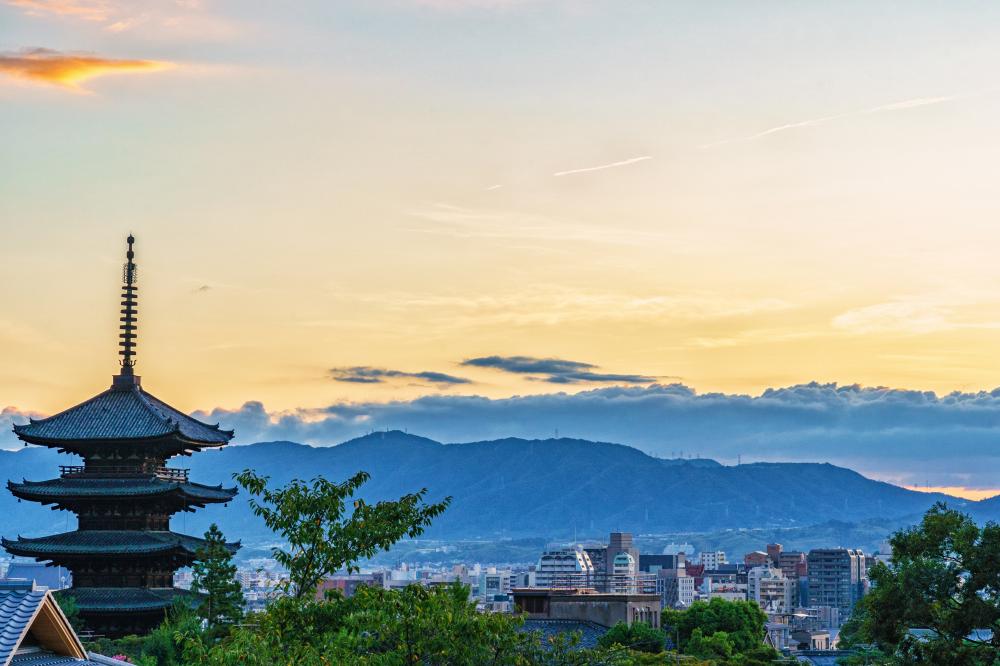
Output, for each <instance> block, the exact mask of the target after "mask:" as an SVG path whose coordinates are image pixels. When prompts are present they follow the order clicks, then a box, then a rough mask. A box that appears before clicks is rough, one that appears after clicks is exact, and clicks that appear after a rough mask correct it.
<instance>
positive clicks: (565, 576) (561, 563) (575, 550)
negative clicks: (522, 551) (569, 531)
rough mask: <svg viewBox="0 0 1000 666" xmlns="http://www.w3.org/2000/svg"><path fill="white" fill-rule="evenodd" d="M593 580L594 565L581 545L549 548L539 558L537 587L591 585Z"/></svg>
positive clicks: (536, 570)
mask: <svg viewBox="0 0 1000 666" xmlns="http://www.w3.org/2000/svg"><path fill="white" fill-rule="evenodd" d="M593 581H594V565H593V564H592V563H591V561H590V555H588V554H587V551H585V550H584V549H583V548H582V547H580V546H573V547H569V548H560V549H553V550H547V551H545V552H544V553H542V556H541V557H540V558H538V567H537V568H536V569H535V586H536V587H589V586H590V585H592V584H593Z"/></svg>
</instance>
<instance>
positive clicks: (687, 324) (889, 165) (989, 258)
mask: <svg viewBox="0 0 1000 666" xmlns="http://www.w3.org/2000/svg"><path fill="white" fill-rule="evenodd" d="M0 2H2V4H0V26H2V31H0V139H2V141H0V144H2V149H0V224H2V227H0V228H2V236H0V239H2V242H0V284H2V285H3V287H2V289H3V295H4V308H3V312H2V313H0V408H2V407H3V406H10V407H11V408H14V409H15V410H16V411H17V413H22V412H34V413H51V412H52V411H54V410H58V409H61V408H64V407H66V406H69V405H70V404H74V403H75V402H78V401H79V400H81V399H83V398H85V397H87V396H89V395H91V394H93V393H94V392H96V391H98V390H101V389H103V388H104V387H105V386H106V385H107V384H108V383H109V377H110V375H111V374H112V373H113V372H114V371H115V369H116V355H115V352H116V347H115V335H116V333H117V330H116V327H117V316H118V315H117V298H118V292H117V285H118V281H119V280H120V264H121V262H122V255H123V251H124V238H125V236H126V235H127V234H128V232H130V231H131V232H134V233H135V235H136V237H137V244H136V250H137V261H138V263H139V266H140V286H141V289H140V294H141V296H140V312H141V318H140V322H141V324H140V332H139V335H140V339H139V355H138V366H137V371H138V372H139V374H141V375H143V377H144V383H145V385H146V386H147V387H148V388H150V389H151V390H153V391H155V392H156V394H157V395H159V396H161V397H163V398H165V399H167V400H169V401H170V402H171V403H173V404H175V405H176V406H178V407H179V408H183V409H187V410H192V411H194V410H202V411H204V412H205V413H208V412H210V411H211V410H213V409H222V410H237V409H239V408H241V406H243V405H244V404H245V403H247V402H248V401H259V402H260V403H262V405H263V407H264V409H265V410H266V411H267V413H269V414H270V415H271V416H270V418H271V419H272V420H274V419H277V418H278V417H279V416H281V415H282V414H286V415H287V414H295V415H296V416H297V417H301V418H304V419H305V420H306V421H309V420H310V419H311V418H322V417H320V416H315V412H316V411H317V410H320V409H321V408H325V407H327V406H336V405H344V404H353V403H359V404H366V405H371V404H377V403H386V402H401V403H408V402H409V401H412V400H414V399H416V398H418V397H420V396H429V395H430V396H434V395H444V396H470V395H477V396H483V397H486V398H490V399H493V400H499V399H504V398H509V397H511V396H514V395H520V396H528V395H532V394H546V393H555V392H560V391H562V392H567V393H575V392H579V391H593V390H597V389H606V388H608V387H616V386H632V387H647V386H650V385H652V384H660V385H668V384H673V383H678V384H683V385H685V386H687V387H690V388H691V389H693V390H695V391H697V392H698V394H708V393H712V392H721V393H725V394H748V395H750V396H758V395H760V394H761V393H762V392H764V391H765V390H766V389H768V388H776V387H788V386H793V385H797V384H804V383H807V382H811V381H817V382H823V383H838V384H841V385H852V384H860V385H862V386H868V387H877V386H885V387H892V388H899V389H911V390H914V391H935V392H937V393H938V394H939V395H943V394H946V393H948V392H951V391H962V392H966V393H976V392H979V391H990V390H992V389H993V388H994V387H997V386H1000V261H997V259H996V255H997V252H998V247H1000V196H998V191H1000V190H998V184H997V183H998V175H1000V160H998V157H1000V84H998V83H997V75H996V72H997V71H998V67H1000V5H998V4H997V3H992V2H954V3H938V2H910V3H906V4H905V5H901V4H900V3H896V2H875V1H870V0H865V1H859V2H846V1H845V2H838V3H835V4H833V3H827V2H801V1H794V2H793V1H788V2H779V1H772V2H753V3H751V2H741V1H740V2H695V1H691V2H661V1H650V2H627V3H623V2H587V1H579V2H570V1H565V2H558V1H544V0H507V1H505V0H467V1H466V0H357V1H330V0H323V1H317V2H294V3H279V2H272V1H267V2H256V1H251V0H241V1H240V2H236V1H231V2H213V1H212V0H175V1H173V2H170V1H166V0H165V1H161V2H143V1H141V0H139V1H132V2H125V1H124V0H121V1H120V0H6V1H3V0H0ZM904 10H905V11H904ZM990 409H993V408H992V407H991V408H990ZM310 414H312V415H313V416H310ZM994 414H995V415H994ZM990 415H991V416H989V418H988V419H987V420H988V423H987V424H986V425H983V426H982V427H987V428H993V427H994V426H995V427H996V428H997V430H998V432H997V435H998V438H997V440H996V441H998V442H1000V406H998V407H997V408H996V411H995V412H992V411H991V412H990ZM378 423H381V422H378ZM371 424H372V425H375V424H376V421H374V420H373V421H371ZM962 427H964V426H962ZM545 428H546V432H548V430H547V428H548V425H546V426H545ZM563 430H564V431H567V432H568V431H570V430H571V426H570V424H568V423H567V424H566V426H564V428H563ZM463 432H464V431H463ZM432 434H433V433H432ZM513 434H517V433H513ZM524 434H528V433H524ZM573 434H574V435H579V436H586V435H587V434H588V433H586V432H573ZM262 436H263V435H262ZM442 436H444V435H443V434H442ZM454 436H455V437H458V436H459V434H458V433H456V434H455V435H454ZM469 436H470V437H474V436H476V435H474V434H470V435H469ZM608 436H609V437H611V436H616V435H615V434H614V433H610V434H608ZM618 439H619V441H625V443H641V442H638V441H636V442H632V441H626V440H628V439H629V437H628V435H627V434H622V435H620V436H618ZM638 439H639V438H637V440H638ZM984 441H992V440H989V439H987V440H984ZM651 446H652V445H649V446H648V447H647V448H650V447H651ZM664 446H665V447H666V448H664V449H663V450H664V451H667V450H668V449H669V446H667V445H664ZM977 446H979V447H980V449H977V451H978V450H981V449H982V451H981V452H982V453H983V454H984V455H988V456H992V455H993V454H992V453H991V451H992V449H989V446H990V445H989V444H979V445H977ZM983 447H986V449H983ZM700 452H701V453H703V454H704V455H713V454H717V455H720V456H721V457H723V458H726V459H728V458H729V457H735V455H736V452H735V451H732V450H728V449H727V450H725V451H719V452H713V450H712V449H711V447H710V445H709V444H706V445H705V446H704V447H702V448H701V451H700ZM783 455H784V457H786V458H789V457H794V456H792V455H791V454H787V453H786V454H783ZM858 455H860V454H858ZM754 457H755V459H765V458H767V455H766V454H765V453H756V454H755V455H754ZM800 457H802V458H806V459H826V458H829V459H834V460H837V461H839V462H843V463H844V464H847V463H850V462H852V461H851V460H847V459H843V460H841V459H836V458H835V457H834V456H832V454H829V451H827V450H826V449H823V450H822V452H816V453H815V454H810V453H808V452H806V453H803V454H802V455H801V456H800ZM852 460H853V461H854V462H853V463H852V464H856V466H858V467H859V468H861V469H862V471H865V472H868V473H872V474H875V475H877V476H879V478H885V479H888V480H893V481H896V482H900V483H908V484H910V485H912V484H914V483H921V484H923V483H925V482H926V483H929V484H930V485H940V486H960V487H989V488H992V487H994V486H990V485H989V484H990V481H989V479H988V478H986V477H982V478H979V477H975V476H974V474H973V473H972V472H969V473H968V474H966V475H965V476H963V475H962V474H963V473H962V472H961V471H960V470H959V471H956V472H954V473H949V474H950V475H944V474H943V473H942V474H941V475H939V476H937V477H931V476H929V475H927V474H924V472H923V471H922V470H920V469H919V464H918V463H914V465H915V466H914V467H913V468H912V469H910V468H906V469H904V466H903V465H902V464H901V465H900V466H899V467H898V469H896V470H895V471H894V470H893V469H892V468H891V467H890V466H886V467H885V468H884V469H882V468H878V467H877V465H875V463H871V462H869V463H865V462H863V461H862V462H858V460H861V459H860V458H856V459H852ZM990 460H991V461H992V462H990V463H989V464H991V465H996V467H995V468H991V472H990V473H991V474H992V473H993V471H997V470H1000V462H998V461H996V460H993V459H992V458H990ZM918 462H919V461H918ZM982 464H986V463H982ZM880 470H881V471H880ZM907 470H909V471H907ZM994 478H995V477H994Z"/></svg>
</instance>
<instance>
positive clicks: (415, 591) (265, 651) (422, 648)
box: [182, 583, 696, 666]
mask: <svg viewBox="0 0 1000 666" xmlns="http://www.w3.org/2000/svg"><path fill="white" fill-rule="evenodd" d="M250 624H252V625H253V626H245V627H241V628H238V629H236V630H235V631H233V632H232V633H231V634H230V635H229V636H228V637H227V638H225V639H223V641H222V642H221V643H218V644H215V645H212V644H211V643H208V642H206V641H205V640H204V639H203V637H202V636H201V635H200V634H199V633H197V632H194V633H190V634H188V635H185V636H183V637H182V639H183V641H184V645H185V659H186V660H187V663H189V664H196V665H201V666H237V665H244V664H245V665H246V666H272V665H278V664H289V665H291V664H294V665H295V666H320V665H324V666H325V665H328V664H352V665H357V666H406V665H410V664H419V665H421V666H424V665H426V666H484V665H486V666H640V665H641V666H647V665H648V666H652V665H654V664H656V665H660V666H665V665H666V664H668V663H673V658H672V657H671V661H667V660H666V658H667V655H666V653H662V654H661V655H658V656H654V655H650V654H647V653H641V652H634V651H632V650H629V649H627V648H624V647H622V646H620V645H615V646H609V647H608V648H598V649H579V648H578V646H577V641H578V638H579V637H578V636H576V635H558V636H556V637H555V638H553V639H551V640H545V641H543V640H542V638H541V637H540V636H539V635H538V634H536V633H532V632H524V631H522V625H523V619H521V618H519V617H517V616H514V615H509V614H504V613H480V612H477V611H476V608H475V604H474V603H472V602H470V601H469V589H468V587H465V586H463V585H460V584H457V583H455V584H452V585H449V586H437V587H431V588H427V587H423V586H420V585H410V586H408V587H406V588H404V589H402V590H384V589H381V588H375V587H359V588H358V589H357V591H356V592H355V594H354V596H353V597H350V598H345V597H343V596H341V595H340V594H335V595H333V596H331V597H330V598H328V599H323V600H315V599H296V598H293V597H288V598H284V599H280V600H278V601H276V602H275V603H274V604H272V605H271V606H270V607H269V608H268V609H267V610H266V611H265V612H263V613H260V614H258V615H257V616H255V617H253V618H252V623H248V625H250ZM682 663H685V664H687V665H692V664H694V663H696V662H693V661H691V660H688V659H685V660H684V662H682Z"/></svg>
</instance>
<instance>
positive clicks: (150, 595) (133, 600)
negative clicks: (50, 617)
mask: <svg viewBox="0 0 1000 666" xmlns="http://www.w3.org/2000/svg"><path fill="white" fill-rule="evenodd" d="M59 594H60V595H67V596H71V597H73V598H74V599H75V600H76V605H77V607H79V608H80V610H86V611H91V612H94V611H99V612H104V613H128V612H135V611H143V610H161V609H164V608H169V607H170V606H172V605H173V603H174V600H175V599H177V598H178V597H182V598H184V597H194V596H195V595H194V593H192V592H190V591H188V590H181V589H179V588H176V587H165V588H146V587H74V588H70V589H68V590H63V591H62V592H60V593H59Z"/></svg>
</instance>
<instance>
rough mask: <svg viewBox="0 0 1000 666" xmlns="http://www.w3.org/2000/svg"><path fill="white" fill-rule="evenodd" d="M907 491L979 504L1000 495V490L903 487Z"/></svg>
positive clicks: (960, 487) (958, 487) (961, 487)
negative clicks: (934, 494)
mask: <svg viewBox="0 0 1000 666" xmlns="http://www.w3.org/2000/svg"><path fill="white" fill-rule="evenodd" d="M902 487H903V488H906V489H907V490H916V491H917V492H921V493H943V494H945V495H951V496H952V497H961V498H962V499H967V500H972V501H974V502H978V501H979V500H984V499H989V498H991V497H996V496H997V495H1000V488H966V487H965V486H902Z"/></svg>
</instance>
